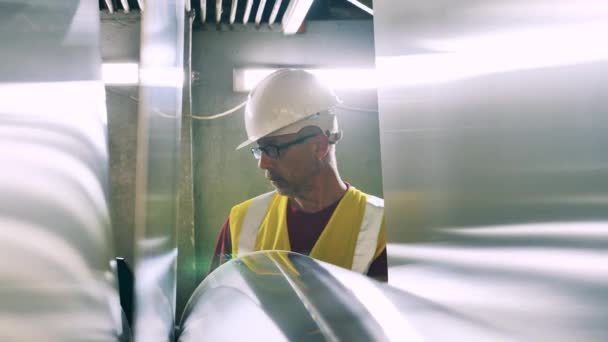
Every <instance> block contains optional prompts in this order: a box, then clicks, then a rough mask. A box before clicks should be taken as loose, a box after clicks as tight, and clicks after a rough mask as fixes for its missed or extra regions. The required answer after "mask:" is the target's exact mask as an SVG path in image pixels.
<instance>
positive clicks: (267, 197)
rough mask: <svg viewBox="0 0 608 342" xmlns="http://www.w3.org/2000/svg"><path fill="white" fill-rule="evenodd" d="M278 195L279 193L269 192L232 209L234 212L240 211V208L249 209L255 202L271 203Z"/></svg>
mask: <svg viewBox="0 0 608 342" xmlns="http://www.w3.org/2000/svg"><path fill="white" fill-rule="evenodd" d="M276 193H277V192H276V191H269V192H266V193H263V194H261V195H258V196H255V197H253V198H250V199H248V200H246V201H243V202H241V203H239V204H236V205H234V206H233V207H232V209H233V210H234V209H239V208H246V207H249V206H250V205H251V204H252V203H254V202H259V203H270V200H271V199H272V197H273V196H274V195H275V194H276Z"/></svg>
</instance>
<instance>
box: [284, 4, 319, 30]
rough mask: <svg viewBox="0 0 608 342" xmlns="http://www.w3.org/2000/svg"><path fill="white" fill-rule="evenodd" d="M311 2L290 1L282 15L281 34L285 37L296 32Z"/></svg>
mask: <svg viewBox="0 0 608 342" xmlns="http://www.w3.org/2000/svg"><path fill="white" fill-rule="evenodd" d="M312 2H313V0H291V1H290V2H289V5H288V6H287V9H286V10H285V14H284V15H283V33H284V34H286V35H290V34H295V33H297V32H298V30H299V29H300V27H301V26H302V23H303V22H304V19H305V18H306V14H308V10H310V6H312Z"/></svg>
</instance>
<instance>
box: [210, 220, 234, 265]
mask: <svg viewBox="0 0 608 342" xmlns="http://www.w3.org/2000/svg"><path fill="white" fill-rule="evenodd" d="M230 259H232V240H231V238H230V218H227V219H226V221H225V222H224V225H223V226H222V230H220V233H219V235H218V237H217V242H216V243H215V249H214V251H213V255H212V256H211V261H210V263H209V271H208V272H207V274H209V273H211V272H213V270H215V269H216V268H218V267H220V266H221V265H222V264H223V263H225V262H227V261H229V260H230Z"/></svg>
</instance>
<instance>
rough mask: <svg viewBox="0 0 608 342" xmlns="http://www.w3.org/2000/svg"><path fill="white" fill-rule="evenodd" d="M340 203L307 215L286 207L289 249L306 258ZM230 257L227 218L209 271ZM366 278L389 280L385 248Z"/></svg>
mask: <svg viewBox="0 0 608 342" xmlns="http://www.w3.org/2000/svg"><path fill="white" fill-rule="evenodd" d="M338 203H340V201H337V202H336V203H334V204H332V205H330V206H329V207H327V208H325V209H322V210H321V211H318V212H316V213H307V212H303V211H301V210H298V209H296V208H293V207H292V206H291V205H290V204H288V205H287V232H288V234H289V244H290V245H291V250H292V251H293V252H297V253H300V254H304V255H309V254H310V251H311V250H312V248H313V246H314V245H315V243H316V242H317V240H318V239H319V236H321V233H322V232H323V229H325V226H326V225H327V223H328V222H329V219H330V218H331V215H332V214H333V213H334V210H335V209H336V207H337V206H338ZM231 258H232V241H231V238H230V219H229V218H228V219H226V222H224V226H223V227H222V230H221V231H220V234H219V236H218V239H217V243H216V244H215V251H214V253H213V257H212V259H211V264H210V267H209V272H210V273H211V271H213V270H214V269H215V268H217V267H218V266H220V265H221V264H223V263H225V262H226V261H228V260H230V259H231ZM367 275H368V276H370V277H372V278H375V279H377V280H381V281H388V267H387V261H386V248H385V249H384V250H383V251H382V253H380V255H379V256H378V257H377V258H376V259H374V261H373V262H372V264H371V265H370V267H369V269H368V271H367Z"/></svg>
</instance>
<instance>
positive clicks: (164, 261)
mask: <svg viewBox="0 0 608 342" xmlns="http://www.w3.org/2000/svg"><path fill="white" fill-rule="evenodd" d="M183 49H184V0H167V1H150V2H148V3H146V10H145V12H143V13H142V30H141V53H140V96H139V98H140V103H139V105H140V107H139V122H138V128H139V133H138V142H137V147H138V153H137V158H138V161H137V163H138V165H137V180H136V192H137V193H136V204H135V207H136V209H135V211H136V213H135V215H136V217H135V220H136V239H137V240H136V248H137V250H136V263H135V294H136V295H135V297H136V298H135V327H134V330H135V332H134V334H135V340H136V341H146V342H148V341H168V340H171V339H172V336H173V322H174V316H175V289H176V271H175V270H176V260H177V244H176V237H175V234H176V224H177V218H176V211H177V184H178V178H179V168H178V165H179V156H180V123H181V121H180V119H181V111H182V86H183V82H184V77H183V76H184V71H183V59H184V58H183V56H184V55H183V53H184V52H183Z"/></svg>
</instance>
